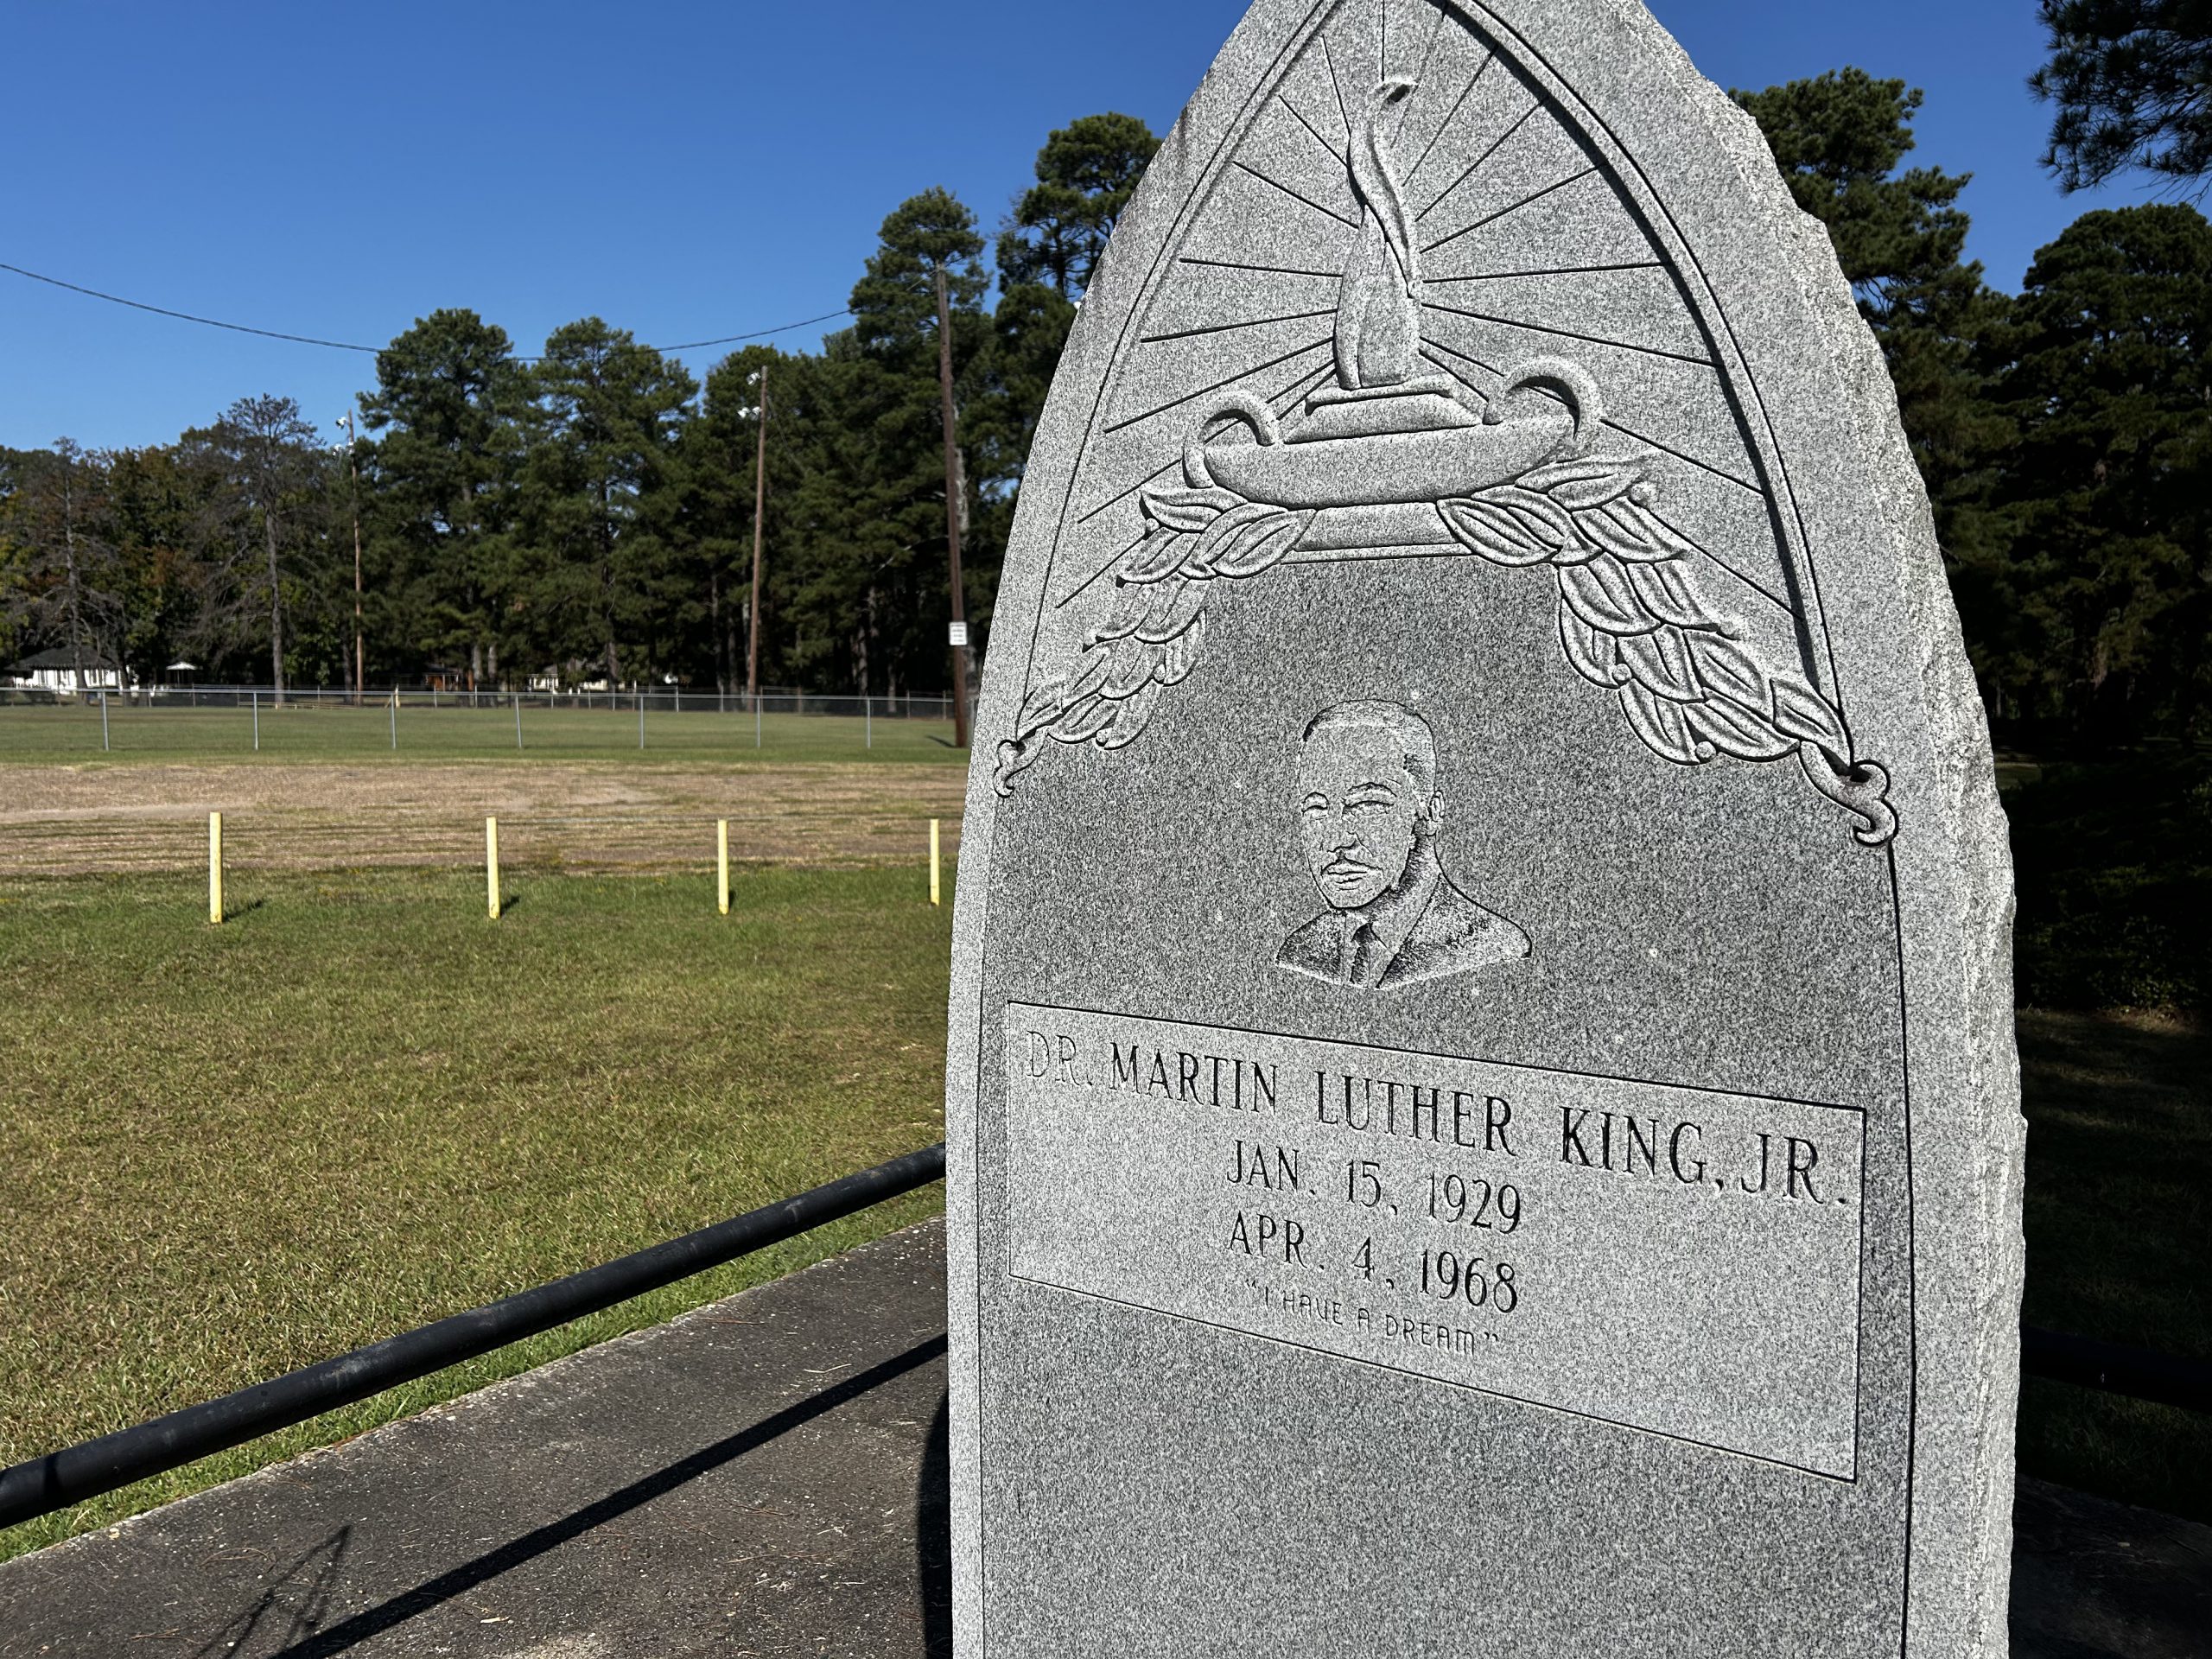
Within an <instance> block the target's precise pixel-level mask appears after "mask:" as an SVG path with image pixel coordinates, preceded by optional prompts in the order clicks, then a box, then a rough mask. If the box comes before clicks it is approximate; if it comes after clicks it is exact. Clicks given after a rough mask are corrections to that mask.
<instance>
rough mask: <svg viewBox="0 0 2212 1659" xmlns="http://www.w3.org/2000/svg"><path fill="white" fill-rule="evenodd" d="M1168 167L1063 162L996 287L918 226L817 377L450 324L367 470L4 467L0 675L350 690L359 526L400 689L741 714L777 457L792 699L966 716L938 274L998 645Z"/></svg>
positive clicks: (369, 455) (433, 331)
mask: <svg viewBox="0 0 2212 1659" xmlns="http://www.w3.org/2000/svg"><path fill="white" fill-rule="evenodd" d="M1158 147H1159V141H1158V140H1157V139H1156V138H1155V137H1154V136H1153V134H1152V133H1151V132H1150V131H1149V130H1147V127H1146V126H1145V124H1144V123H1143V122H1141V121H1139V120H1136V119H1135V118H1130V117H1127V116H1121V115H1111V114H1109V115H1100V116H1091V117H1087V118H1083V119H1080V120H1077V121H1075V122H1073V123H1071V124H1070V125H1069V126H1068V127H1066V128H1065V129H1062V130H1058V131H1055V132H1054V133H1052V136H1051V137H1050V139H1049V140H1048V142H1047V143H1046V145H1045V147H1044V149H1042V151H1041V152H1040V153H1039V156H1038V161H1037V168H1036V183H1035V185H1034V186H1033V188H1030V189H1029V190H1027V192H1026V193H1025V194H1023V195H1022V196H1021V197H1020V200H1018V201H1017V202H1015V203H1014V206H1013V207H1012V210H1011V211H1010V212H1009V213H1008V214H1007V217H1006V219H1005V222H1004V223H1003V225H1002V226H1001V229H1000V232H999V234H998V236H997V238H996V246H995V257H994V258H992V259H990V260H989V261H988V262H987V260H986V243H985V238H984V237H983V235H982V232H981V231H980V230H979V229H978V227H977V224H976V217H975V215H974V214H973V213H971V212H970V211H969V209H968V208H967V207H965V206H964V205H963V204H962V203H961V202H960V201H959V200H957V199H956V198H955V197H954V196H952V195H951V194H950V193H948V192H946V191H944V190H942V189H932V190H927V191H925V192H923V193H922V194H919V195H917V196H914V197H912V198H911V199H909V200H906V201H904V202H902V203H900V204H899V207H896V208H895V209H894V210H893V212H892V213H891V214H890V215H889V216H888V217H887V219H885V220H884V221H883V225H882V228H881V232H880V239H879V243H878V245H877V248H876V250H875V251H874V254H873V255H871V256H870V257H869V258H868V261H867V263H866V265H865V268H864V270H862V272H861V277H860V279H859V281H858V282H857V283H856V284H855V286H854V288H853V289H852V294H851V298H850V301H849V307H850V310H851V314H852V321H851V323H850V325H849V327H846V328H844V329H843V330H842V331H841V332H839V333H836V334H832V335H830V336H829V338H828V339H827V340H825V342H824V344H823V349H822V350H821V351H819V352H817V353H793V352H785V351H780V350H778V349H776V348H774V347H772V346H765V345H762V346H747V347H745V348H744V349H742V350H741V351H738V352H736V353H733V354H731V355H730V356H728V357H727V358H725V359H722V360H721V362H719V363H717V364H716V365H714V367H713V368H712V369H711V370H710V371H709V372H708V373H707V375H706V376H705V379H704V383H703V385H702V383H701V382H700V381H699V380H698V379H697V378H695V377H694V376H693V375H692V374H691V372H690V371H689V370H688V369H686V368H685V367H684V366H683V364H681V363H680V362H678V361H677V360H676V359H673V358H671V357H670V356H668V355H666V354H664V353H661V352H659V351H657V350H655V349H654V348H652V346H647V345H644V344H641V343H639V341H638V340H636V338H635V337H634V336H633V335H632V334H631V333H630V332H629V331H627V330H626V329H622V328H619V327H614V326H613V324H611V323H609V322H607V321H604V320H603V319H601V318H598V317H587V318H584V319H582V320H581V321H576V322H573V323H569V324H567V325H565V326H564V327H560V328H557V329H556V330H554V332H553V333H552V334H551V335H550V337H549V338H548V339H547V340H546V341H545V342H544V345H543V348H542V350H541V351H540V352H539V353H537V355H536V356H534V357H524V356H522V355H520V354H518V350H517V347H516V345H515V342H514V341H513V340H512V339H511V338H510V337H509V335H508V334H507V333H506V331H505V330H504V329H503V328H501V327H499V326H498V325H497V324H496V323H493V322H491V321H486V319H485V318H483V317H481V316H480V315H477V314H476V313H475V312H473V311H469V310H463V309H450V310H440V311H436V312H434V313H432V314H431V315H429V316H427V317H424V318H422V319H419V320H418V321H416V323H415V325H414V326H413V327H410V328H409V329H408V330H407V331H406V332H405V333H404V334H401V335H399V336H398V337H397V339H395V340H393V341H392V342H391V345H390V346H387V347H386V348H385V349H384V350H383V351H382V352H380V353H378V356H377V359H376V368H377V384H376V387H375V389H374V390H373V391H370V392H368V393H366V394H365V395H364V396H363V397H362V398H361V400H360V407H359V410H358V414H357V419H358V423H359V429H358V433H357V437H358V440H359V441H358V442H355V443H352V444H339V445H332V444H330V443H328V442H327V441H326V440H325V438H324V437H323V435H320V434H318V432H317V431H316V429H315V428H314V427H313V426H312V425H311V424H310V423H308V421H307V420H305V419H304V418H303V417H302V413H301V410H300V409H299V406H298V404H296V402H295V401H294V400H292V399H290V398H287V397H276V396H270V397H251V398H245V399H242V400H240V401H239V402H238V403H236V404H232V406H231V407H230V408H229V409H228V410H225V411H224V413H223V414H222V415H221V416H219V417H218V418H217V419H215V420H214V421H213V422H212V423H210V424H209V425H208V426H207V427H206V428H203V429H195V430H194V431H190V432H187V433H185V434H184V435H182V436H181V438H179V439H178V440H177V441H176V442H174V443H169V444H161V445H154V446H150V447H148V448H143V449H118V450H105V451H96V450H90V449H86V448H82V447H80V446H79V445H78V444H77V443H75V442H71V441H68V440H66V439H65V440H63V441H61V442H58V443H56V444H55V445H54V447H53V448H51V449H49V450H43V451H36V452H17V451H9V450H4V449H0V664H6V663H8V662H10V661H13V660H15V659H16V658H19V657H22V656H24V655H28V654H29V653H30V652H34V651H37V650H40V649H58V650H60V651H61V652H64V653H65V654H66V655H67V657H68V658H71V659H72V660H74V661H77V662H80V663H83V664H86V665H87V666H93V665H97V666H102V667H117V666H120V667H122V668H123V669H124V670H126V671H129V672H130V674H132V675H134V676H135V677H138V678H140V679H142V680H144V681H148V682H154V683H158V682H159V681H160V680H161V678H162V675H163V672H164V671H165V670H166V669H167V666H168V664H171V663H174V662H177V661H180V660H188V661H190V662H192V663H194V664H195V665H196V666H197V669H198V671H199V673H200V677H202V678H203V679H210V678H212V679H221V680H239V681H243V680H246V679H253V680H257V681H260V682H262V683H276V684H277V685H279V686H283V685H286V684H290V685H295V686H296V685H302V684H313V685H331V686H344V685H346V684H349V683H352V679H353V669H354V663H353V652H354V632H355V620H354V604H355V574H354V573H355V543H354V526H355V524H356V523H357V522H358V524H359V560H360V575H361V589H362V594H363V597H362V601H361V610H362V616H361V629H360V631H361V634H362V636H363V638H364V639H365V658H366V661H365V678H366V680H367V681H368V683H372V684H378V685H381V684H385V683H391V682H393V681H395V680H397V681H402V682H415V681H417V680H419V679H420V678H422V677H426V676H440V677H446V678H448V680H450V681H458V682H460V683H463V684H466V685H469V686H478V687H488V686H496V685H501V684H512V683H519V682H520V681H521V680H523V679H525V678H528V679H531V680H538V679H543V678H550V679H551V680H553V681H554V682H556V683H560V684H563V685H569V686H574V685H578V684H584V683H602V682H605V683H619V684H630V683H664V682H670V681H673V682H675V683H682V684H685V685H691V686H707V687H723V688H734V687H739V686H741V685H742V684H743V683H745V681H746V678H747V621H748V607H749V604H750V601H751V592H752V566H753V520H754V492H755V481H756V480H755V472H756V459H757V460H758V461H760V463H761V466H762V467H763V469H764V470H765V476H766V499H767V504H768V510H767V512H766V517H765V523H764V530H765V535H764V538H763V539H764V547H763V558H762V564H763V567H764V572H765V575H764V581H763V593H762V604H761V611H762V626H761V628H760V646H759V651H760V662H759V677H760V682H761V683H764V684H779V685H787V686H800V687H804V688H808V689H810V690H836V691H852V692H864V693H867V694H869V695H873V696H893V697H896V696H904V695H925V696H938V695H939V694H940V693H941V692H942V690H944V684H945V682H946V680H947V678H948V677H949V672H950V657H949V653H948V648H947V644H946V631H945V621H946V618H947V616H948V614H949V611H950V606H949V595H948V593H947V569H946V548H945V524H946V509H945V493H946V490H945V467H944V450H943V427H942V419H941V397H940V382H939V369H938V307H937V285H938V277H939V275H940V273H941V274H942V275H943V277H944V280H945V286H946V289H947V300H948V311H949V316H950V343H951V356H952V361H953V364H954V367H955V374H954V384H953V392H954V400H955V404H956V408H957V431H958V436H959V444H958V451H957V456H958V467H957V479H958V484H957V496H958V500H957V508H958V512H959V518H960V523H961V525H962V531H963V543H964V547H965V551H966V554H967V557H966V561H965V563H966V567H967V579H966V582H965V587H966V594H965V597H966V601H967V610H968V614H969V617H970V618H971V619H973V620H974V622H975V625H976V630H977V637H979V638H981V637H985V636H987V634H988V625H989V617H990V607H991V599H992V595H993V594H994V592H995V588H996V584H997V572H998V568H999V565H1000V563H1001V560H1002V557H1003V553H1004V547H1005V541H1006V536H1007V529H1008V527H1009V525H1010V524H1011V522H1012V517H1013V506H1014V494H1015V492H1016V490H1017V489H1018V487H1019V486H1020V477H1021V468H1022V464H1023V461H1024V459H1025V458H1026V456H1027V452H1028V448H1029V440H1030V435H1031V433H1032V432H1033V429H1034V428H1035V425H1036V422H1037V418H1038V416H1039V413H1040V411H1041V410H1042V408H1043V405H1044V401H1045V394H1046V390H1047V388H1048V387H1049V385H1050V384H1051V380H1052V370H1053V367H1054V365H1056V363H1057V362H1058V358H1059V353H1060V347H1061V346H1062V344H1063V343H1064V342H1065V340H1066V337H1067V333H1068V329H1069V328H1070V327H1071V325H1072V323H1073V321H1074V318H1075V309H1076V306H1077V302H1079V301H1080V300H1081V298H1082V296H1083V293H1084V289H1085V287H1086V286H1087V284H1088V283H1089V281H1090V274H1091V270H1092V268H1093V267H1094V266H1095V264H1096V262H1097V260H1098V258H1099V257H1100V255H1101V254H1102V253H1103V251H1104V248H1105V245H1106V240H1107V238H1108V237H1109V235H1110V234H1111V233H1112V230H1113V226H1114V223H1115V220H1116V217H1117V216H1118V215H1119V213H1121V211H1122V207H1123V206H1124V205H1125V204H1126V203H1127V201H1128V196H1129V194H1130V192H1131V191H1132V190H1133V189H1134V188H1135V185H1136V181H1137V180H1138V179H1139V178H1140V177H1141V175H1142V173H1143V171H1144V168H1145V164H1146V163H1147V162H1149V161H1150V159H1151V158H1152V155H1153V153H1154V150H1156V149H1158ZM763 410H765V411H766V441H765V445H763V444H762V443H761V438H762V423H763Z"/></svg>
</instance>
